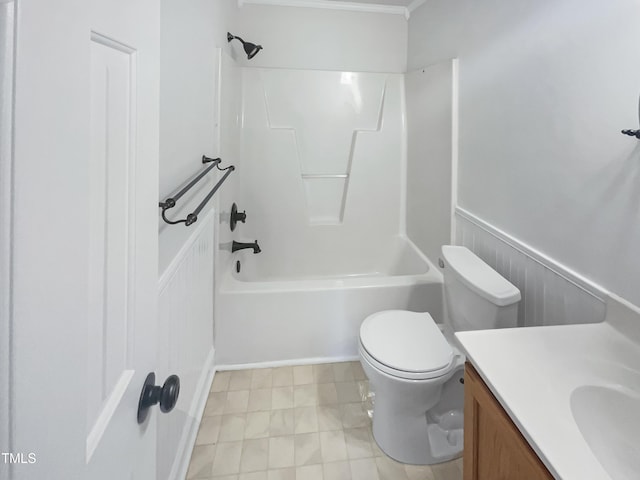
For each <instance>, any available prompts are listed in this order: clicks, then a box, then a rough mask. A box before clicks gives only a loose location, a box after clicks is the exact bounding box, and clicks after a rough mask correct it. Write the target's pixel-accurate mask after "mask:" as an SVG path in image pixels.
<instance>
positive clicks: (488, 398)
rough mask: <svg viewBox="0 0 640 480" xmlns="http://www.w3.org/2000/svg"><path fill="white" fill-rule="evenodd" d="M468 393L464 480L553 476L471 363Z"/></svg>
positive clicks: (526, 479)
mask: <svg viewBox="0 0 640 480" xmlns="http://www.w3.org/2000/svg"><path fill="white" fill-rule="evenodd" d="M464 395H465V396H464V480H546V479H550V480H553V476H552V475H551V474H550V473H549V471H548V470H547V469H546V467H545V466H544V465H543V463H542V462H541V461H540V459H539V458H538V456H537V455H536V453H535V452H534V451H533V450H532V448H531V447H530V446H529V444H528V443H527V441H526V440H525V438H524V437H523V436H522V434H521V433H520V431H519V430H518V428H517V427H516V426H515V425H514V423H513V422H512V421H511V419H510V418H509V416H508V415H507V414H506V412H505V411H504V409H503V408H502V406H501V405H500V404H499V403H498V401H497V400H496V398H495V397H494V396H493V394H492V393H491V392H490V391H489V389H488V388H487V386H486V385H485V383H484V382H483V381H482V379H481V378H480V376H479V375H478V373H477V372H476V370H475V369H474V368H473V366H472V365H471V364H470V363H467V364H466V366H465V374H464Z"/></svg>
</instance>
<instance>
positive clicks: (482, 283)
mask: <svg viewBox="0 0 640 480" xmlns="http://www.w3.org/2000/svg"><path fill="white" fill-rule="evenodd" d="M442 256H443V257H444V261H445V263H446V265H447V266H448V267H449V268H451V270H453V271H454V272H455V274H456V275H457V277H458V278H459V279H460V280H461V281H462V282H463V283H464V284H465V285H466V286H467V287H468V288H470V289H471V290H473V291H474V292H475V293H477V294H478V295H480V296H481V297H483V298H486V299H487V300H489V301H490V302H491V303H493V304H494V305H497V306H499V307H503V306H507V305H511V304H513V303H516V302H519V301H520V290H518V289H517V288H516V287H515V286H514V285H513V284H512V283H511V282H509V281H508V280H507V279H506V278H504V277H503V276H502V275H500V274H499V273H498V272H496V271H495V270H494V269H493V268H491V267H490V266H489V265H487V264H486V263H484V262H483V261H482V260H481V259H480V257H478V256H476V255H475V254H474V253H473V252H472V251H471V250H469V249H468V248H466V247H459V246H453V245H444V246H443V247H442Z"/></svg>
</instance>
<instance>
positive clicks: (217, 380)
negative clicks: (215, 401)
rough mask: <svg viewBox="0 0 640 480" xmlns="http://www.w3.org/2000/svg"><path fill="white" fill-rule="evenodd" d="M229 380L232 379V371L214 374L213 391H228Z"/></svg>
mask: <svg viewBox="0 0 640 480" xmlns="http://www.w3.org/2000/svg"><path fill="white" fill-rule="evenodd" d="M229 380H231V372H216V373H215V374H214V376H213V383H212V384H211V391H212V392H226V391H227V390H229Z"/></svg>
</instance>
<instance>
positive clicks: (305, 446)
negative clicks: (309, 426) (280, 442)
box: [294, 433, 322, 467]
mask: <svg viewBox="0 0 640 480" xmlns="http://www.w3.org/2000/svg"><path fill="white" fill-rule="evenodd" d="M294 444H295V462H296V467H299V466H302V465H314V464H317V463H322V451H321V450H320V437H319V436H318V434H317V433H303V434H301V435H296V436H295V438H294Z"/></svg>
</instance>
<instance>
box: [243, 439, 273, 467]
mask: <svg viewBox="0 0 640 480" xmlns="http://www.w3.org/2000/svg"><path fill="white" fill-rule="evenodd" d="M268 464H269V439H268V438H261V439H258V440H245V441H244V443H243V444H242V456H241V457H240V472H258V471H263V470H264V471H265V477H266V470H267V466H268Z"/></svg>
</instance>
